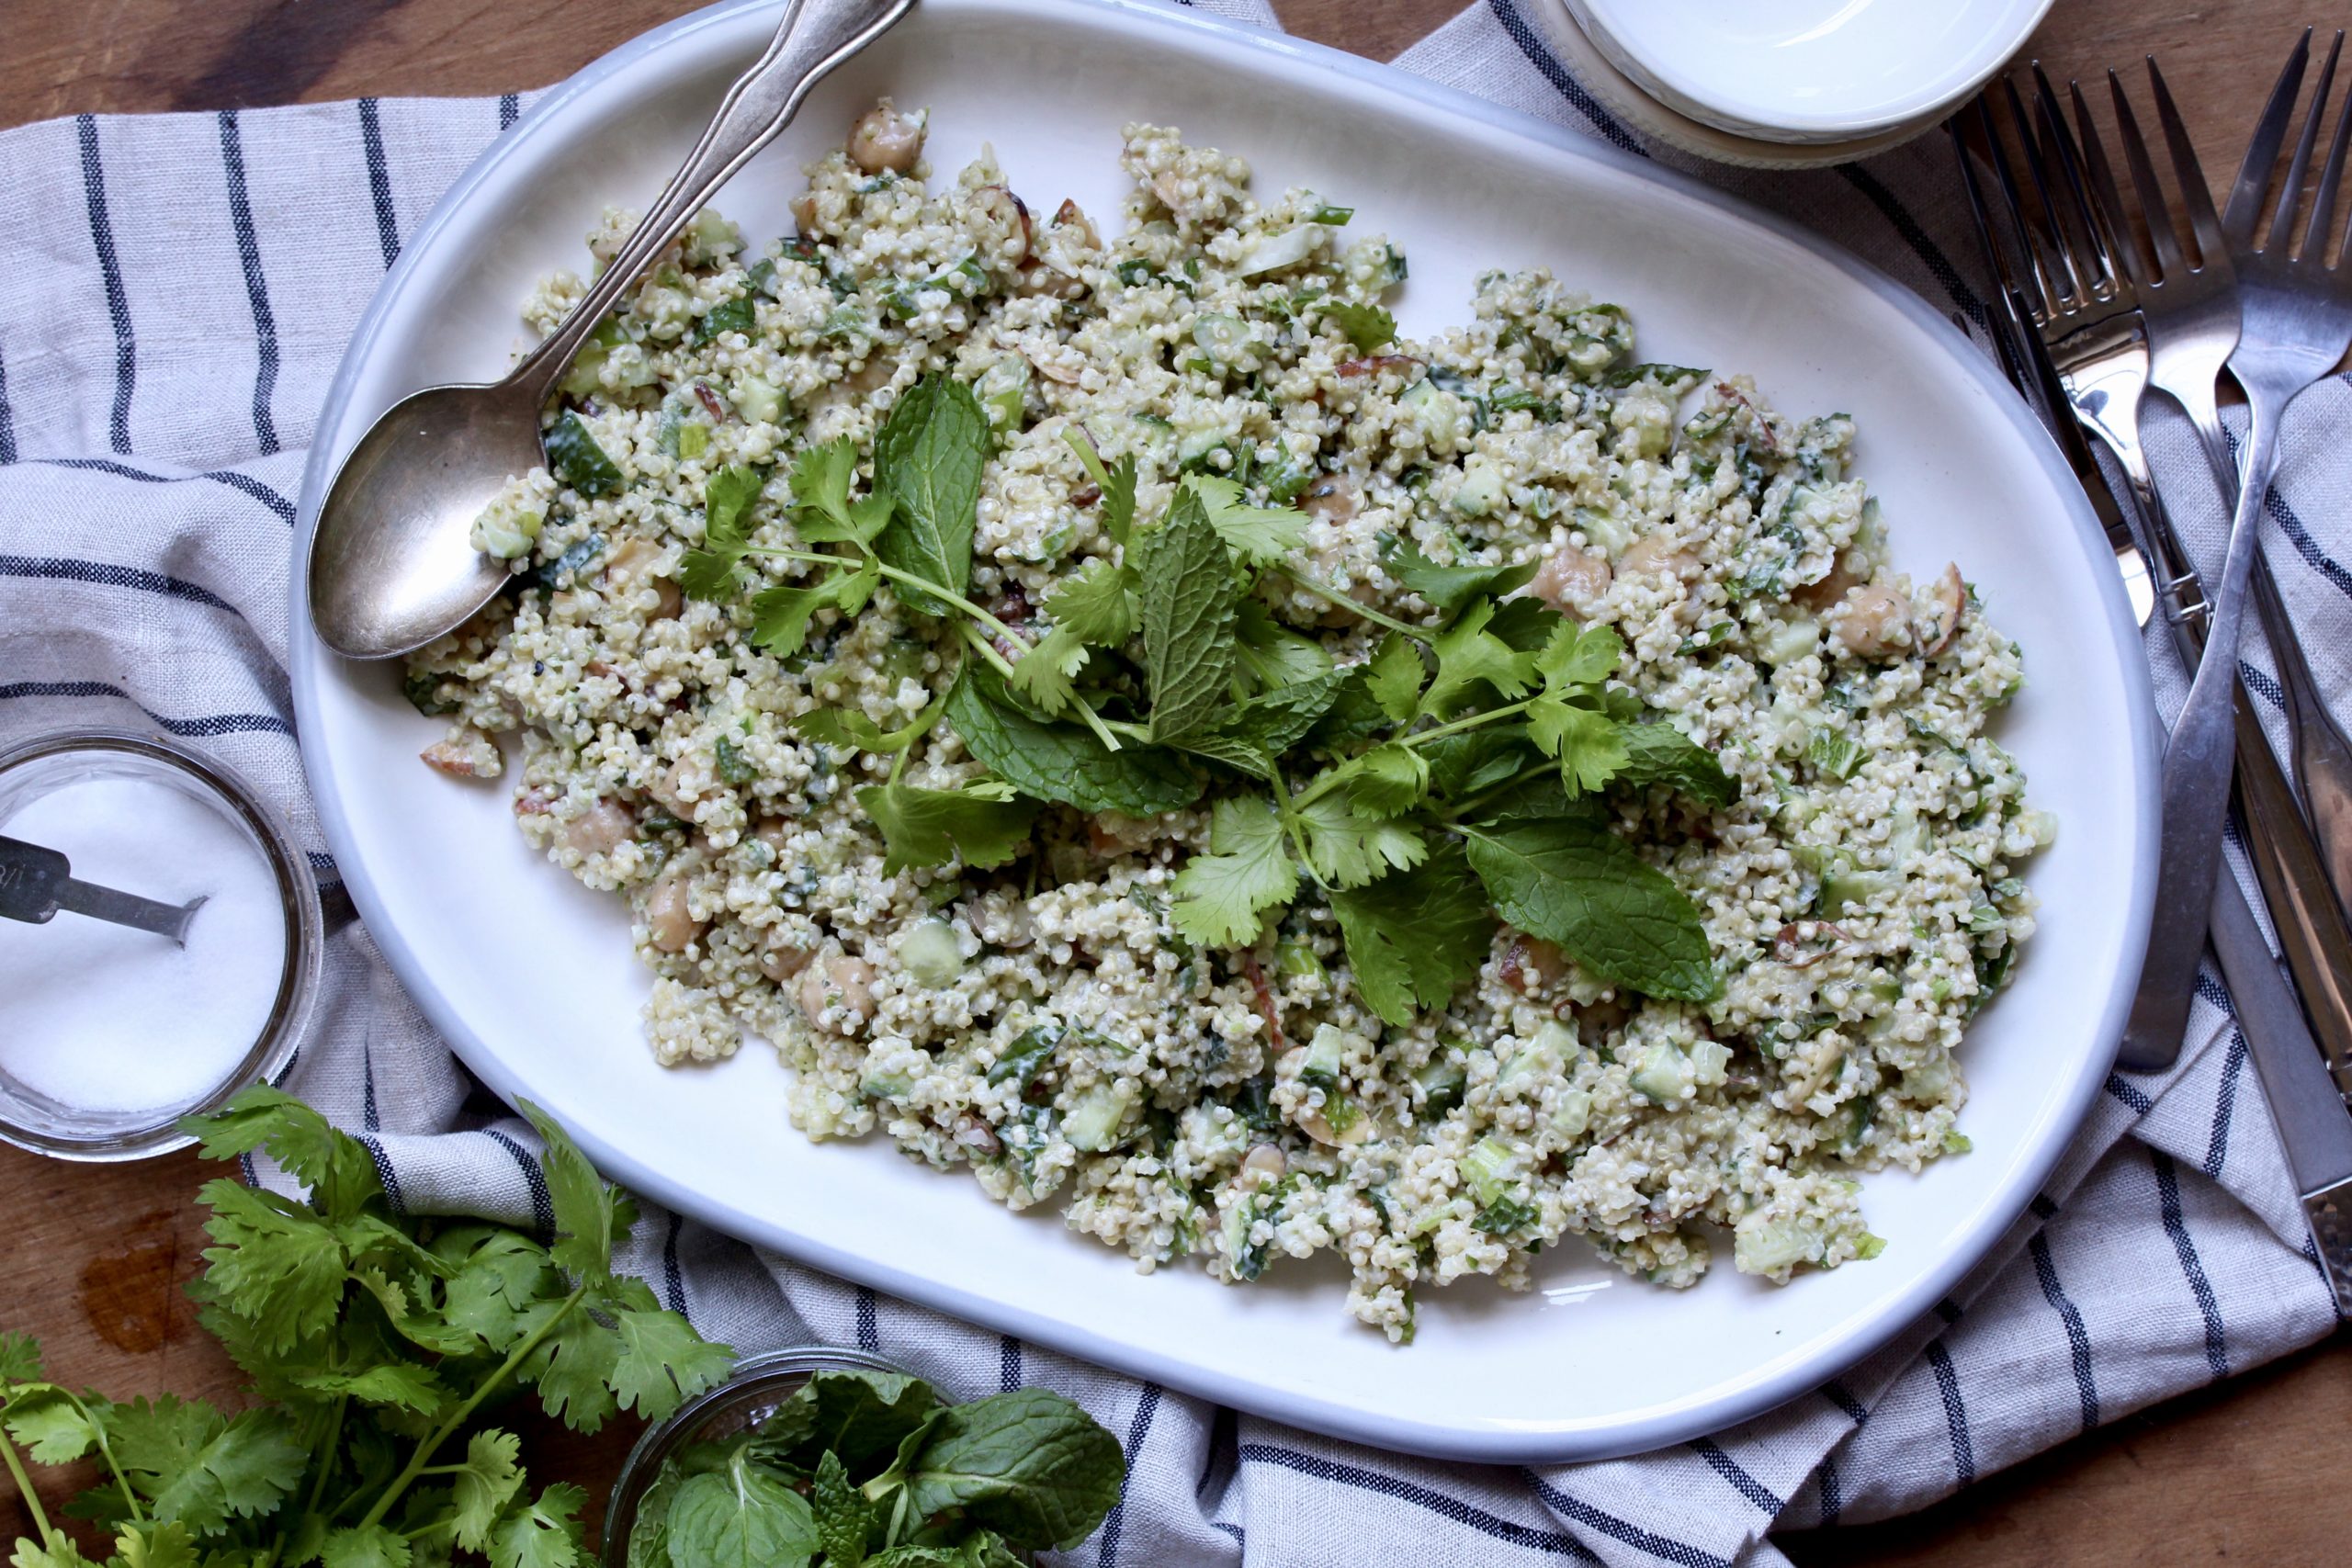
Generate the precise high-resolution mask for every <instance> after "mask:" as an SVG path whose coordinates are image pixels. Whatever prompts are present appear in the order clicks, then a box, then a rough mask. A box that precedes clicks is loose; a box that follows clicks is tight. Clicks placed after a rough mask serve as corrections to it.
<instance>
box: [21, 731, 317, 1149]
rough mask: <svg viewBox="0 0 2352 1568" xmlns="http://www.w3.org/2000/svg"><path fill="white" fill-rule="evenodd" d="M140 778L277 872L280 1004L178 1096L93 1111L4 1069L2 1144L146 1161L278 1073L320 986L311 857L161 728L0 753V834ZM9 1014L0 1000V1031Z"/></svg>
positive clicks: (242, 789) (220, 773) (247, 793)
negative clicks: (96, 783) (72, 800)
mask: <svg viewBox="0 0 2352 1568" xmlns="http://www.w3.org/2000/svg"><path fill="white" fill-rule="evenodd" d="M100 778H117V779H140V780H145V781H148V782H151V783H154V784H164V785H167V786H169V787H171V788H173V789H176V790H178V791H179V792H180V793H182V794H183V795H188V796H190V797H191V798H193V799H197V800H199V801H202V802H205V803H206V804H207V805H209V806H211V807H215V808H217V809H219V810H220V811H221V812H222V814H223V815H224V816H225V817H226V818H228V820H229V821H230V822H231V823H232V824H233V825H234V826H235V827H237V828H238V829H241V830H242V832H243V837H244V838H245V839H246V840H247V841H248V842H249V843H250V844H251V845H252V847H253V850H254V853H255V854H256V855H258V856H259V857H260V858H261V859H262V860H263V861H264V862H265V863H266V864H267V865H268V866H269V868H270V870H271V872H272V873H273V874H274V875H275V876H276V878H277V888H278V893H279V895H280V898H281V901H282V902H283V904H284V906H285V910H286V942H285V960H284V963H283V964H282V966H281V969H280V972H279V976H278V982H277V1000H276V1001H275V1003H274V1004H273V1005H272V1007H271V1009H270V1012H269V1017H268V1019H267V1020H266V1021H265V1022H264V1024H263V1026H262V1029H261V1032H260V1034H259V1036H258V1037H257V1038H255V1039H254V1042H253V1044H252V1045H251V1047H250V1048H249V1049H247V1051H246V1052H245V1054H244V1055H243V1057H242V1058H240V1059H239V1061H238V1062H237V1064H236V1066H235V1067H234V1068H233V1069H232V1071H231V1072H230V1073H229V1074H228V1075H227V1076H226V1077H223V1078H222V1079H221V1080H220V1083H219V1084H218V1085H217V1086H215V1087H214V1088H213V1089H210V1090H209V1091H207V1092H206V1093H203V1094H201V1095H198V1096H197V1097H195V1098H194V1099H193V1100H185V1101H182V1102H180V1103H176V1104H170V1105H163V1106H157V1107H153V1108H151V1109H145V1110H140V1111H92V1110H87V1109H84V1108H80V1107H76V1106H73V1105H68V1104H65V1103H63V1102H62V1101H60V1100H55V1099H53V1098H51V1096H49V1095H46V1094H43V1093H41V1092H40V1090H38V1089H32V1088H30V1087H28V1086H27V1085H25V1084H21V1083H18V1082H17V1081H16V1080H14V1079H12V1078H10V1077H8V1076H7V1075H6V1074H5V1073H0V1140H5V1141H6V1142H7V1143H11V1144H14V1145H17V1147H18V1148H20V1149H29V1150H31V1151H32V1152H33V1153H35V1154H43V1155H53V1156H56V1157H58V1158H60V1159H71V1160H91V1161H111V1160H131V1159H144V1158H146V1157H148V1156H151V1155H160V1154H166V1153H169V1152H170V1151H171V1150H174V1149H177V1148H184V1147H186V1146H187V1145H189V1144H191V1143H194V1142H195V1139H193V1138H191V1137H189V1136H188V1135H187V1134H186V1133H183V1132H181V1131H180V1128H179V1123H180V1122H181V1120H182V1119H183V1118H185V1117H188V1116H198V1115H202V1114H205V1113H206V1112H208V1111H217V1110H219V1109H220V1107H221V1106H222V1105H223V1104H225V1103H227V1101H228V1100H229V1099H230V1097H232V1095H234V1094H235V1093H236V1092H237V1091H238V1090H239V1089H243V1088H244V1087H245V1086H246V1085H248V1084H251V1083H254V1082H256V1081H257V1080H261V1079H265V1078H275V1077H277V1074H278V1073H279V1072H280V1071H282V1070H283V1069H284V1068H285V1066H286V1064H287V1063H288V1060H290V1059H291V1058H292V1056H293V1055H294V1049H295V1047H296V1046H297V1045H298V1044H299V1043H300V1042H301V1039H302V1033H303V1031H304V1029H305V1028H306V1027H307V1026H308V1024H309V1022H310V1018H311V1005H312V1003H313V1001H314V1000H315V999H316V997H317V992H318V987H319V967H320V963H321V958H322V949H323V947H324V940H325V939H324V926H323V923H322V919H321V918H320V913H319V888H318V883H317V881H316V879H315V878H313V877H312V875H311V867H310V863H309V862H308V861H307V860H305V859H304V858H303V855H302V853H301V852H300V850H298V849H296V848H295V847H294V843H293V840H291V839H289V838H288V837H287V834H286V830H285V829H284V828H283V827H281V826H280V825H279V823H278V821H277V817H276V816H275V815H274V814H273V813H272V812H271V811H270V809H269V808H268V807H266V806H264V805H263V804H262V802H261V799H260V797H259V796H257V795H254V792H253V790H252V789H251V788H250V787H249V786H248V785H247V784H245V783H244V781H243V780H242V779H240V778H238V777H237V775H236V774H234V773H231V772H230V771H229V770H227V769H226V768H223V767H221V766H220V764H219V763H218V762H214V761H209V759H207V758H204V757H201V756H198V754H197V753H196V752H194V751H191V750H187V748H186V747H184V746H180V745H177V744H175V743H174V742H173V741H170V740H167V739H164V738H163V737H161V736H154V735H141V734H138V733H135V732H132V731H130V730H120V729H74V730H65V731H62V732H60V733H57V734H52V735H45V736H42V737H40V738H39V739H33V740H28V741H25V742H23V743H21V744H18V745H16V746H13V747H9V748H7V749H6V750H0V831H5V830H6V824H7V820H8V818H11V817H13V816H15V815H16V814H17V811H18V810H20V809H21V808H22V807H25V806H28V805H29V804H30V803H31V802H33V801H34V800H37V799H39V798H40V796H42V795H48V794H50V793H51V792H52V791H55V790H58V789H61V788H63V787H65V786H66V785H68V784H79V783H81V782H83V781H85V780H88V779H100ZM5 1024H6V1010H5V1007H0V1027H5Z"/></svg>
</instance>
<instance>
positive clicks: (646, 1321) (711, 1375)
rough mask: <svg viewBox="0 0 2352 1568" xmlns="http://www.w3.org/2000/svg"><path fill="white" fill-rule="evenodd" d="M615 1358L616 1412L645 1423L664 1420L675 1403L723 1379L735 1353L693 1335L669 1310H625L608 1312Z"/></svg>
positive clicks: (686, 1323) (613, 1385) (683, 1320)
mask: <svg viewBox="0 0 2352 1568" xmlns="http://www.w3.org/2000/svg"><path fill="white" fill-rule="evenodd" d="M613 1326H614V1328H615V1329H616V1331H617V1332H618V1333H619V1335H620V1341H621V1354H620V1360H619V1361H618V1363H617V1364H616V1365H615V1366H614V1368H613V1375H612V1380H611V1381H612V1388H613V1393H614V1394H615V1396H616V1397H617V1398H618V1399H619V1400H620V1403H621V1408H623V1409H624V1410H633V1411H635V1412H636V1413H637V1414H638V1415H639V1416H642V1417H643V1418H644V1419H646V1420H648V1421H662V1420H666V1419H668V1418H669V1416H670V1415H671V1414H672V1412H673V1411H675V1410H676V1409H677V1408H678V1406H679V1405H681V1404H684V1403H685V1402H686V1401H687V1400H689V1399H692V1398H693V1397H694V1396H695V1394H698V1393H702V1392H703V1391H704V1390H705V1389H707V1388H712V1387H715V1386H717V1385H718V1383H720V1382H725V1381H726V1378H727V1374H728V1373H729V1371H733V1370H734V1367H735V1352H734V1351H733V1350H732V1349H730V1348H728V1347H727V1346H724V1345H713V1344H711V1343H710V1342H709V1341H708V1340H707V1339H705V1338H704V1337H702V1336H701V1335H699V1334H696V1333H695V1329H694V1325H692V1324H690V1323H688V1322H687V1321H686V1320H685V1319H684V1318H683V1317H681V1316H679V1315H678V1314H676V1313H674V1312H667V1311H653V1312H646V1311H643V1310H641V1309H627V1310H623V1311H620V1312H616V1313H615V1314H613Z"/></svg>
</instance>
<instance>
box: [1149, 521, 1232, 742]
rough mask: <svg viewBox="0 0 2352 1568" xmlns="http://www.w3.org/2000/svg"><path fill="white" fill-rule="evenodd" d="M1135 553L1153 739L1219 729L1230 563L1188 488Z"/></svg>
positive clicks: (1225, 684) (1226, 681)
mask: <svg viewBox="0 0 2352 1568" xmlns="http://www.w3.org/2000/svg"><path fill="white" fill-rule="evenodd" d="M1132 553H1133V555H1134V557H1135V564H1136V576H1137V578H1138V580H1139V581H1141V584H1142V596H1143V640H1144V671H1145V675H1146V677H1147V679H1148V682H1149V685H1150V691H1151V734H1152V739H1155V740H1173V739H1181V738H1182V737H1184V736H1186V735H1190V734H1192V733H1193V732H1194V731H1196V730H1202V729H1207V728H1212V727H1214V726H1215V725H1216V721H1217V719H1218V717H1219V716H1221V715H1222V713H1223V711H1224V708H1225V705H1226V704H1227V701H1228V700H1229V688H1230V687H1231V685H1232V681H1233V660H1234V628H1233V620H1234V607H1233V602H1234V590H1233V560H1232V558H1231V557H1230V556H1228V555H1227V553H1226V547H1225V543H1224V541H1223V540H1221V539H1220V538H1218V537H1217V532H1216V528H1215V527H1213V526H1212V525H1210V523H1209V518H1208V511H1207V506H1206V503H1205V502H1204V501H1203V500H1202V498H1201V494H1200V492H1199V491H1197V490H1195V489H1193V487H1191V486H1189V485H1188V486H1187V487H1186V488H1185V489H1183V490H1182V491H1178V492H1177V495H1176V504H1175V505H1173V506H1171V507H1170V508H1169V511H1168V520H1167V521H1166V522H1165V523H1163V524H1161V525H1159V527H1157V528H1154V529H1152V530H1151V531H1150V532H1148V533H1146V534H1142V535H1138V536H1136V542H1135V547H1134V549H1133V552H1132Z"/></svg>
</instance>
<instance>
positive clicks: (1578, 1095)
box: [1552, 1089, 1592, 1138]
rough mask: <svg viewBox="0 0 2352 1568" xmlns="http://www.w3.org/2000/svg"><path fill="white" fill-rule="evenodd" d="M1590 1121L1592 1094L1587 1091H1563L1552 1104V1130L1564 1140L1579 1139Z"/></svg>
mask: <svg viewBox="0 0 2352 1568" xmlns="http://www.w3.org/2000/svg"><path fill="white" fill-rule="evenodd" d="M1591 1120H1592V1094H1591V1091H1590V1090H1589V1089H1562V1090H1561V1091H1560V1096H1559V1098H1558V1099H1557V1100H1554V1101H1553V1103H1552V1130H1553V1131H1554V1132H1555V1133H1557V1134H1560V1136H1562V1137H1564V1138H1579V1137H1582V1136H1583V1135H1584V1130H1585V1128H1586V1126H1587V1125H1589V1123H1590V1122H1591Z"/></svg>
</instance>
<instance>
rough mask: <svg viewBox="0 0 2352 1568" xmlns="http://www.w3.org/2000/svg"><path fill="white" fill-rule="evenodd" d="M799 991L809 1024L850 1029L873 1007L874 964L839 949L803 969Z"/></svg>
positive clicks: (833, 1030) (826, 1029)
mask: <svg viewBox="0 0 2352 1568" xmlns="http://www.w3.org/2000/svg"><path fill="white" fill-rule="evenodd" d="M797 997H798V999H799V1002H800V1010H801V1012H802V1013H803V1014H804V1015H805V1016H806V1017H807V1018H808V1020H809V1028H811V1029H816V1030H822V1031H824V1032H827V1033H831V1034H848V1033H851V1032H854V1030H856V1029H858V1028H859V1027H861V1026H862V1025H863V1024H864V1023H865V1021H866V1019H867V1018H868V1017H870V1016H871V1015H872V1013H873V1011H874V965H873V964H868V963H867V962H866V961H865V959H863V958H852V957H850V956H848V955H847V954H845V953H836V954H834V955H833V956H832V957H831V958H828V959H826V960H825V961H824V962H823V963H822V964H809V966H808V967H807V968H805V969H803V970H801V971H800V984H799V986H798V987H797Z"/></svg>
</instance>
